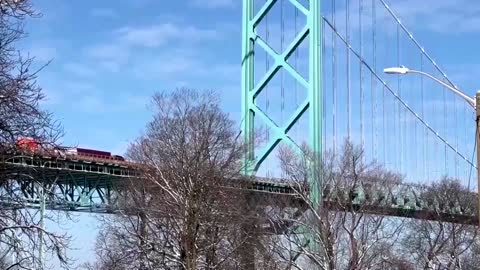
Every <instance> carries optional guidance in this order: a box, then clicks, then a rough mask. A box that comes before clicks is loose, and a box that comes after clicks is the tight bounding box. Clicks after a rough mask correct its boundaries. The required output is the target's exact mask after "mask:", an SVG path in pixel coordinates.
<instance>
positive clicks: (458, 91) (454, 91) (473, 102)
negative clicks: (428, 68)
mask: <svg viewBox="0 0 480 270" xmlns="http://www.w3.org/2000/svg"><path fill="white" fill-rule="evenodd" d="M408 73H418V74H421V75H425V76H427V77H428V78H430V79H432V80H434V81H436V82H437V83H439V84H441V85H443V86H445V87H446V88H448V89H449V90H450V91H452V92H453V93H455V94H457V95H459V96H461V97H462V98H463V99H464V100H465V101H466V102H468V104H470V105H471V106H472V107H473V108H475V106H476V104H475V103H476V102H475V99H473V98H471V97H469V96H467V95H465V94H464V93H463V92H461V91H460V90H458V89H456V88H455V87H452V86H451V85H449V84H446V83H445V82H443V81H441V80H439V79H437V78H435V77H433V76H432V75H430V74H428V73H426V72H423V71H419V70H412V69H409V70H408Z"/></svg>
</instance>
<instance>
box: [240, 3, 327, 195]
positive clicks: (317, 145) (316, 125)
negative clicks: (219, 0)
mask: <svg viewBox="0 0 480 270" xmlns="http://www.w3.org/2000/svg"><path fill="white" fill-rule="evenodd" d="M278 1H279V0H267V1H266V2H265V3H264V4H263V5H262V6H261V7H260V9H259V11H258V12H256V13H255V11H254V0H243V20H242V21H243V32H242V112H243V114H242V115H243V124H242V133H243V138H244V140H245V142H246V143H247V145H248V147H247V150H246V153H245V170H244V174H245V175H254V174H255V173H256V172H257V170H258V169H259V167H260V165H262V163H263V162H264V161H265V159H266V158H267V157H268V156H269V155H270V154H272V151H273V150H274V149H275V147H276V146H277V145H278V144H279V143H280V142H281V141H284V142H286V143H287V144H289V145H291V146H293V147H298V146H297V145H296V144H295V142H293V140H292V139H291V138H290V137H289V136H288V134H287V133H288V131H289V130H291V129H292V128H293V127H294V126H295V125H296V124H297V122H298V121H299V119H300V117H301V116H302V115H303V114H305V113H306V112H307V111H308V113H309V121H310V122H309V142H310V147H311V149H312V150H313V153H315V157H314V158H313V159H312V160H311V168H312V169H311V176H310V186H311V199H312V200H313V202H314V203H319V202H320V201H321V195H322V194H321V192H319V190H320V189H319V187H321V183H322V179H321V175H320V174H319V173H317V172H318V171H319V170H318V168H319V166H320V154H321V152H322V144H321V141H322V115H321V112H322V107H321V106H322V88H321V85H322V70H321V69H322V66H321V63H322V61H321V60H322V59H321V57H322V51H321V35H322V33H321V16H320V6H321V0H310V1H309V4H308V5H309V6H308V8H306V7H305V6H304V5H302V4H301V3H300V2H298V1H297V0H288V1H289V2H290V3H291V4H292V5H294V6H295V8H296V9H298V11H299V12H300V13H301V14H303V15H305V16H306V24H305V26H304V27H303V29H301V30H300V32H299V33H298V34H297V36H296V37H295V38H294V40H293V41H292V42H291V43H290V44H288V45H287V46H286V48H285V50H284V51H283V52H280V53H277V52H275V50H274V49H272V47H271V46H270V45H269V44H268V42H267V41H265V40H263V39H262V38H261V37H260V35H259V34H258V33H257V26H258V25H259V23H260V22H261V21H262V19H263V18H265V16H267V14H268V13H269V12H270V10H271V9H272V7H273V6H274V5H275V3H276V2H278ZM307 37H308V38H309V55H308V59H309V60H308V61H309V72H308V73H309V76H308V79H304V78H303V77H302V76H301V75H300V74H299V72H298V71H297V70H295V68H294V67H292V66H291V65H290V64H289V63H288V62H287V60H288V58H289V57H290V56H291V55H292V54H293V53H294V51H295V50H296V49H297V48H298V47H299V46H300V44H301V43H302V41H303V40H305V39H306V38H307ZM255 45H258V46H259V47H260V48H262V49H263V50H264V51H265V52H267V54H268V55H269V56H271V58H272V59H273V60H274V63H273V65H272V66H271V67H270V69H269V70H268V71H267V72H266V74H265V75H264V76H263V77H262V78H260V79H259V80H258V83H257V84H256V83H255V78H254V70H255V62H254V56H255V54H256V52H255ZM280 69H283V70H284V71H286V72H288V74H290V75H291V76H292V77H293V78H295V80H296V82H298V83H299V84H300V85H302V86H303V87H304V88H305V89H307V90H308V94H307V98H306V99H305V100H304V101H303V102H301V103H300V105H299V106H298V107H297V108H296V110H295V112H293V114H292V115H290V116H287V117H288V120H287V122H286V123H285V124H284V125H283V126H279V125H277V124H276V123H275V122H274V121H272V120H271V117H269V115H268V112H264V111H262V110H261V109H260V108H259V107H258V106H257V105H256V98H257V97H258V95H259V94H260V93H261V92H262V91H263V90H264V89H265V87H266V86H267V84H268V83H269V82H270V81H271V80H272V79H273V78H274V77H275V76H278V74H277V73H278V71H279V70H280ZM257 117H259V118H260V119H261V120H262V122H264V123H266V124H267V125H268V127H269V128H270V130H271V131H272V134H271V135H270V138H269V140H268V141H267V143H266V145H265V147H264V148H263V149H260V150H259V153H258V154H256V153H255V150H257V149H256V145H255V140H254V137H255V135H254V128H255V120H256V119H257Z"/></svg>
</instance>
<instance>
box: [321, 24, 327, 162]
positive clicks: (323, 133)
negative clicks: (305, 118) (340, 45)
mask: <svg viewBox="0 0 480 270" xmlns="http://www.w3.org/2000/svg"><path fill="white" fill-rule="evenodd" d="M321 21H322V35H323V37H322V53H324V52H325V38H324V37H325V20H323V19H322V20H321ZM321 65H322V78H326V76H325V72H326V71H325V70H326V68H324V67H325V57H322V63H321ZM326 81H327V80H325V79H322V89H324V90H323V95H324V97H323V98H322V125H323V127H322V128H323V130H327V121H326V115H327V106H326V105H327V99H326V98H325V96H326V95H325V93H326V87H325V86H326ZM322 137H323V145H325V146H326V145H327V132H322ZM324 149H326V147H325V148H324ZM325 153H326V151H325V150H323V153H322V155H323V158H325Z"/></svg>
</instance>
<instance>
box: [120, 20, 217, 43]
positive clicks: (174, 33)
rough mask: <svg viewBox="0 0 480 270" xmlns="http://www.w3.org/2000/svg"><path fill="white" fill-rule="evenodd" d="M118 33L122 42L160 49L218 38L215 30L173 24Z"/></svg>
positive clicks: (128, 29)
mask: <svg viewBox="0 0 480 270" xmlns="http://www.w3.org/2000/svg"><path fill="white" fill-rule="evenodd" d="M116 32H117V33H118V34H119V35H120V37H119V40H120V41H121V42H124V43H126V44H128V45H136V46H142V47H158V46H161V45H164V44H166V43H168V42H175V41H182V40H188V41H199V40H205V39H215V38H217V37H218V33H217V32H216V31H215V30H211V29H199V28H196V27H194V26H186V27H180V26H178V25H174V24H171V23H164V24H156V25H148V26H143V27H123V28H120V29H118V30H116Z"/></svg>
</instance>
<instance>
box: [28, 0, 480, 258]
mask: <svg viewBox="0 0 480 270" xmlns="http://www.w3.org/2000/svg"><path fill="white" fill-rule="evenodd" d="M331 1H332V0H326V1H324V5H326V6H328V5H329V3H331ZM335 1H337V0H335ZM352 2H356V1H352ZM364 2H365V3H370V2H371V1H370V0H364ZM377 2H378V1H377ZM389 2H392V3H391V7H392V9H393V10H394V11H395V12H396V13H397V15H398V16H399V17H400V18H401V20H402V22H403V23H404V24H405V25H406V26H407V27H408V28H409V30H410V31H412V32H413V34H414V35H415V37H416V38H417V39H418V40H419V41H420V43H421V44H422V45H423V46H424V47H425V48H426V50H427V51H428V52H429V54H430V55H431V56H432V57H433V58H434V59H435V60H436V61H437V63H439V65H440V66H441V67H442V68H443V69H444V70H445V71H446V73H447V74H448V75H449V77H450V78H451V79H452V80H453V81H454V82H455V84H457V85H458V86H459V87H460V88H462V89H464V91H466V92H467V93H468V94H470V95H473V94H474V92H475V89H476V88H480V83H478V80H477V78H478V77H480V64H479V63H480V61H479V60H480V56H479V54H478V35H479V34H480V17H479V16H478V15H479V14H480V5H479V4H478V3H476V1H475V0H460V1H459V0H442V1H437V0H424V1H417V0H402V1H389ZM393 2H394V3H393ZM33 3H34V5H35V7H36V8H38V9H39V11H40V12H41V13H42V14H43V16H42V17H41V18H36V19H32V20H29V21H28V23H27V30H28V32H29V36H28V38H27V39H26V40H24V41H23V42H22V48H23V49H24V51H25V52H29V53H30V54H31V55H34V56H36V58H37V64H38V65H41V64H42V63H45V62H46V61H48V60H50V59H53V61H52V63H51V64H50V65H49V66H47V67H46V68H45V69H44V70H43V71H42V72H41V73H40V76H39V79H38V82H39V84H40V85H41V86H42V87H43V88H44V91H45V94H46V95H47V100H46V101H45V103H44V106H45V108H46V109H48V110H50V111H51V112H52V113H53V114H54V115H55V117H56V118H57V119H58V120H60V121H61V122H62V124H63V126H64V128H65V132H66V136H65V137H64V139H63V140H64V142H65V144H69V145H77V144H78V145H79V146H83V147H91V148H95V149H101V150H108V151H111V152H113V153H116V154H123V152H124V151H125V150H126V147H127V145H128V142H129V141H131V140H133V139H134V138H135V137H137V136H138V135H139V134H140V133H141V132H142V129H143V127H144V126H145V123H146V122H147V121H148V120H149V119H150V117H151V112H150V111H149V109H148V108H147V106H146V105H147V103H148V100H149V97H150V96H151V94H152V93H153V92H154V91H163V90H167V91H168V90H171V89H174V88H176V87H184V86H186V87H192V88H197V89H215V90H218V91H219V93H220V94H221V96H222V107H223V108H224V109H225V110H226V111H227V112H229V113H231V114H232V117H233V118H234V119H236V120H238V119H239V116H240V113H239V112H240V111H241V107H240V99H241V96H240V93H241V92H240V59H241V55H240V53H241V43H240V42H241V1H239V0H208V1H201V0H180V1H154V0H124V1H113V0H104V1H93V0H89V1H58V0H56V1H55V0H44V1H40V0H35V1H33ZM337 3H339V4H338V8H339V10H340V9H341V6H342V3H343V1H337ZM378 7H379V8H380V5H378ZM327 11H328V8H327ZM352 20H353V19H352ZM277 26H278V25H277ZM354 27H355V26H354ZM290 30H291V29H290ZM385 36H386V37H389V34H388V33H386V34H385ZM271 38H272V39H275V40H277V42H278V36H276V37H275V36H273V37H271ZM287 38H288V37H287ZM389 44H390V43H389ZM389 44H382V42H379V45H378V46H379V47H381V46H389ZM277 45H278V44H277ZM387 58H388V57H386V59H384V61H383V62H381V63H382V64H384V65H388V64H394V63H392V62H389V60H388V59H387ZM405 61H407V60H405ZM382 78H384V79H385V80H387V81H389V82H392V81H395V80H394V79H392V78H391V77H386V76H384V75H383V74H382ZM405 84H408V82H405ZM413 88H415V87H413ZM277 98H278V93H277ZM412 98H414V96H412ZM433 102H435V100H433ZM454 106H455V105H454ZM439 119H440V118H436V117H432V118H430V120H431V121H433V122H435V121H437V122H438V121H439ZM466 123H469V122H466ZM440 124H441V123H440ZM464 125H465V124H464ZM466 149H467V150H468V149H469V147H466ZM95 224H96V222H95V219H94V218H93V217H87V215H82V216H81V218H80V220H79V222H76V223H73V224H70V225H68V227H70V229H68V232H71V233H73V234H74V237H77V240H81V239H84V240H83V241H77V243H76V244H75V247H76V248H81V249H80V250H79V251H76V252H74V253H73V254H74V257H76V258H78V259H80V260H81V261H82V260H91V259H93V258H92V256H91V254H92V253H91V251H88V250H90V249H91V248H92V247H93V244H94V239H95V230H94V227H95ZM81 243H84V244H85V246H84V245H83V244H81ZM85 252H86V253H85Z"/></svg>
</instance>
